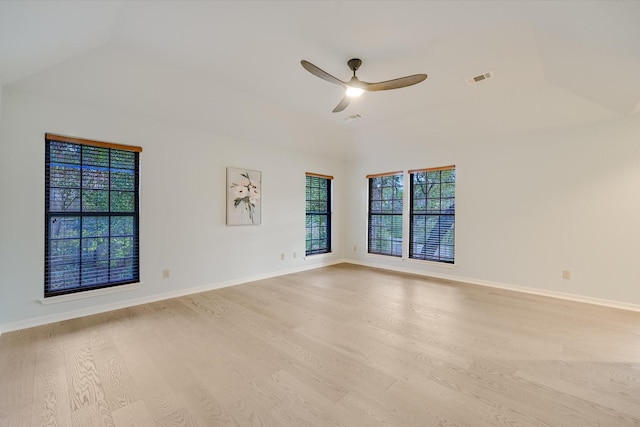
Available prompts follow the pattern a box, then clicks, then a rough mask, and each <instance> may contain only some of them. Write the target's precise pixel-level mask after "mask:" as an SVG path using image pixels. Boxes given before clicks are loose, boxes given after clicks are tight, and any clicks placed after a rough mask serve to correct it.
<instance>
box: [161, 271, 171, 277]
mask: <svg viewBox="0 0 640 427" xmlns="http://www.w3.org/2000/svg"><path fill="white" fill-rule="evenodd" d="M169 277H171V271H170V270H169V269H166V270H162V278H163V279H168V278H169Z"/></svg>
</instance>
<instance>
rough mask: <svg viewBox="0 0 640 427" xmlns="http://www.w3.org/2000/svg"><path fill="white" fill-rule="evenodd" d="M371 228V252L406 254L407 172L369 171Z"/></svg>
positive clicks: (369, 233)
mask: <svg viewBox="0 0 640 427" xmlns="http://www.w3.org/2000/svg"><path fill="white" fill-rule="evenodd" d="M367 178H368V179H369V232H368V244H367V248H368V249H367V250H368V252H369V253H371V254H379V255H390V256H398V257H400V256H402V199H403V197H404V196H403V185H404V183H403V180H404V178H403V174H402V172H391V173H386V174H378V175H369V176H367Z"/></svg>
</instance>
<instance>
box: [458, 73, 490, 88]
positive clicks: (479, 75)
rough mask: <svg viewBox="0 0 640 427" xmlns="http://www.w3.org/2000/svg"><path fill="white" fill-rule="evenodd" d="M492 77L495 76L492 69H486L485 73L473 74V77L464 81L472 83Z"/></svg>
mask: <svg viewBox="0 0 640 427" xmlns="http://www.w3.org/2000/svg"><path fill="white" fill-rule="evenodd" d="M492 77H495V73H494V72H493V71H487V72H486V73H483V74H478V75H477V76H473V77H469V78H468V79H467V80H465V81H466V82H467V84H468V85H474V84H476V83H480V82H481V81H483V80H487V79H490V78H492Z"/></svg>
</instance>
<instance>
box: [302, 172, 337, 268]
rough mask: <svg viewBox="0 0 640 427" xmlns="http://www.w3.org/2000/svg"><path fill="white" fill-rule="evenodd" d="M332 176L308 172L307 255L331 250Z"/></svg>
mask: <svg viewBox="0 0 640 427" xmlns="http://www.w3.org/2000/svg"><path fill="white" fill-rule="evenodd" d="M332 180H333V177H332V176H327V175H319V174H313V173H309V172H307V196H306V201H307V203H306V204H307V207H306V212H307V217H306V227H307V232H306V242H305V253H306V254H307V255H314V254H324V253H328V252H331V181H332Z"/></svg>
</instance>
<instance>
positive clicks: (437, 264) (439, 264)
mask: <svg viewBox="0 0 640 427" xmlns="http://www.w3.org/2000/svg"><path fill="white" fill-rule="evenodd" d="M402 260H403V261H406V262H409V263H411V264H421V265H431V266H434V267H444V268H456V267H457V264H456V263H453V264H449V263H447V262H437V261H429V260H426V259H414V258H402Z"/></svg>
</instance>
